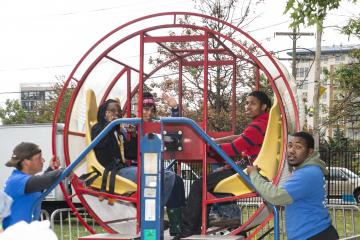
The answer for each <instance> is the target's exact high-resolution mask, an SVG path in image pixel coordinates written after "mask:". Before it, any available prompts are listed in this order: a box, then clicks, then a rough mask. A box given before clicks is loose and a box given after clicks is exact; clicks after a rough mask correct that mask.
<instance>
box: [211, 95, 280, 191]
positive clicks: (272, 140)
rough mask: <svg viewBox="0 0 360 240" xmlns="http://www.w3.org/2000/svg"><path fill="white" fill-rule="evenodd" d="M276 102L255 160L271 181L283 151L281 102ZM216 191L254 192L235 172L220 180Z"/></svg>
mask: <svg viewBox="0 0 360 240" xmlns="http://www.w3.org/2000/svg"><path fill="white" fill-rule="evenodd" d="M274 99H275V100H274V104H273V106H272V108H271V110H270V115H269V121H268V125H267V127H266V133H265V137H264V141H263V145H262V148H261V150H260V152H259V155H258V157H257V158H256V160H255V161H254V165H257V166H259V168H260V169H261V171H260V174H261V175H263V176H265V177H267V178H268V179H269V180H270V181H272V180H273V178H274V177H275V176H276V174H277V169H278V166H279V162H280V160H281V159H280V158H281V157H282V153H283V144H282V142H283V136H284V133H283V129H282V125H281V124H282V122H281V114H280V107H279V104H278V102H277V100H276V98H274ZM214 192H216V193H231V194H233V195H235V196H238V195H243V194H246V193H251V192H254V190H253V189H251V188H250V187H249V186H248V185H247V184H246V183H245V182H244V181H243V180H242V179H241V177H240V176H239V174H234V175H232V176H230V177H228V178H225V179H223V180H222V181H221V182H219V183H218V184H217V185H216V187H215V189H214Z"/></svg>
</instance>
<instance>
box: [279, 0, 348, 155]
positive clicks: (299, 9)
mask: <svg viewBox="0 0 360 240" xmlns="http://www.w3.org/2000/svg"><path fill="white" fill-rule="evenodd" d="M340 2H341V0H296V1H295V0H288V1H287V4H286V8H285V13H287V12H289V11H291V13H290V16H291V18H292V23H291V25H290V26H291V27H293V28H294V27H299V26H300V25H307V26H313V25H315V26H316V51H315V74H314V75H315V76H314V78H315V79H314V82H315V83H314V84H315V87H314V99H313V104H314V116H313V131H314V138H315V149H316V150H318V149H319V136H320V129H319V90H320V73H321V72H320V71H321V70H320V55H321V38H322V32H323V25H324V20H325V18H326V15H327V13H328V12H329V11H330V10H332V9H337V8H338V7H339V6H340ZM353 2H355V0H354V1H353Z"/></svg>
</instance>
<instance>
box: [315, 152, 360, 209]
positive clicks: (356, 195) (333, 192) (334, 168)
mask: <svg viewBox="0 0 360 240" xmlns="http://www.w3.org/2000/svg"><path fill="white" fill-rule="evenodd" d="M320 155H321V158H322V159H323V160H324V161H325V162H326V164H327V168H328V169H329V172H330V174H329V176H328V177H327V193H328V196H327V197H328V203H329V204H343V205H344V204H345V205H346V204H348V205H352V204H359V203H360V176H359V174H360V149H359V148H356V149H353V150H346V149H344V150H342V151H332V150H331V149H328V150H325V151H324V150H323V151H321V152H320Z"/></svg>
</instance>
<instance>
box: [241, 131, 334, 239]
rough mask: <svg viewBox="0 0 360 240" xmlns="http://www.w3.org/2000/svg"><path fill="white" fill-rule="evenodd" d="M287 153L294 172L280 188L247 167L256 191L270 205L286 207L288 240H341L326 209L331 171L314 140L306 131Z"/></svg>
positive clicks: (295, 137)
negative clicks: (327, 180)
mask: <svg viewBox="0 0 360 240" xmlns="http://www.w3.org/2000/svg"><path fill="white" fill-rule="evenodd" d="M287 151H288V152H287V158H288V159H287V161H288V163H289V166H290V168H292V170H293V172H292V175H291V176H290V177H289V179H288V180H287V181H286V182H285V183H283V184H282V185H281V186H275V185H273V184H272V183H270V182H268V181H266V180H265V179H264V178H263V177H261V175H260V174H259V172H258V168H257V167H256V166H249V167H248V168H247V173H248V175H249V176H250V179H251V181H252V183H253V184H254V186H255V188H256V190H257V191H258V192H259V194H260V195H261V196H262V197H263V198H264V199H265V200H266V201H268V202H269V203H271V204H273V205H285V226H286V234H287V237H288V239H289V240H297V239H299V240H300V239H301V240H304V239H309V240H335V239H339V236H338V234H337V231H336V230H335V228H334V227H333V226H332V224H331V218H330V214H329V211H328V209H327V207H326V189H325V188H326V184H325V177H324V175H327V174H328V171H327V170H326V168H325V163H324V162H323V161H322V160H321V159H320V155H319V153H318V152H315V151H314V138H313V137H312V136H311V135H310V134H308V133H306V132H297V133H295V134H294V135H293V137H292V139H291V140H290V142H289V143H288V147H287Z"/></svg>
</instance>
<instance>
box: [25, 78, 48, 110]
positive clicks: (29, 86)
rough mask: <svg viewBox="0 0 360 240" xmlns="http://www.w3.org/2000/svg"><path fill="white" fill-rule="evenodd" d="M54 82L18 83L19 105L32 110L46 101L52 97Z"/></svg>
mask: <svg viewBox="0 0 360 240" xmlns="http://www.w3.org/2000/svg"><path fill="white" fill-rule="evenodd" d="M53 86H54V83H50V82H41V83H21V84H20V96H21V97H20V101H21V106H22V107H23V108H24V109H25V110H26V111H27V112H32V111H34V108H35V107H36V106H38V105H40V104H44V103H45V102H46V101H49V100H51V99H53V96H54V89H53Z"/></svg>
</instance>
